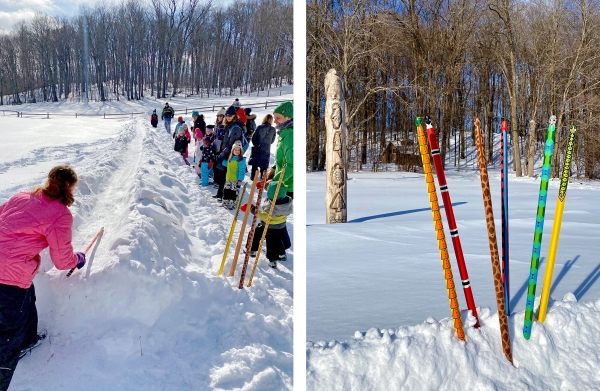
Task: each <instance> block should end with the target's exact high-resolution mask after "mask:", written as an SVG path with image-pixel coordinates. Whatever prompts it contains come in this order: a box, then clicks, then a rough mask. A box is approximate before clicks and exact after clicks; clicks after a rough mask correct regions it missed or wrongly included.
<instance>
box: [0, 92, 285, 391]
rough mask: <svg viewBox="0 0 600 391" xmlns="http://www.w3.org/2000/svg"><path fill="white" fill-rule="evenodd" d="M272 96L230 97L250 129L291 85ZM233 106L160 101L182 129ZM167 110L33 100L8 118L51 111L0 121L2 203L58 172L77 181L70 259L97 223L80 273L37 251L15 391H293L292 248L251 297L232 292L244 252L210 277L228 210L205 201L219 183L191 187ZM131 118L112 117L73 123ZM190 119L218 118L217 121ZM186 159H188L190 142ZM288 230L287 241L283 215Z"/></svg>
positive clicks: (266, 270) (257, 280) (216, 101)
mask: <svg viewBox="0 0 600 391" xmlns="http://www.w3.org/2000/svg"><path fill="white" fill-rule="evenodd" d="M270 92H271V94H273V93H274V92H276V93H277V97H276V98H267V97H266V92H264V94H263V93H261V94H262V95H260V96H258V97H257V96H256V93H255V94H253V95H254V96H252V97H248V96H242V97H240V100H241V102H242V105H245V106H246V105H249V106H251V107H253V113H256V114H257V115H258V116H257V119H256V122H257V123H260V121H261V120H262V118H263V116H264V115H265V114H267V113H272V110H273V108H274V106H270V107H269V108H268V109H264V107H263V108H258V107H259V106H260V105H264V103H265V101H266V100H269V101H273V100H281V99H290V100H291V99H293V97H292V86H288V87H284V88H283V89H282V95H281V96H279V90H277V91H270ZM271 96H272V95H271ZM233 98H234V97H222V98H219V97H215V98H211V99H203V100H201V99H200V98H195V99H196V100H195V101H194V100H193V99H191V98H187V99H184V98H175V99H171V100H169V103H170V104H171V106H173V107H174V109H175V110H176V116H178V115H183V116H184V118H185V119H186V120H187V121H188V123H190V121H191V110H188V113H187V115H185V114H184V111H182V110H183V109H184V108H185V107H204V106H212V105H216V110H218V109H219V107H220V106H221V105H223V106H229V105H230V104H231V102H232V101H233ZM252 104H255V106H252ZM163 105H164V101H154V100H153V99H152V100H150V99H149V100H145V101H139V102H127V101H122V102H114V101H113V102H105V103H89V104H76V103H69V102H59V103H39V104H31V105H22V106H19V107H18V110H19V111H23V112H25V113H27V112H31V113H36V112H46V111H48V112H50V113H51V115H50V119H45V118H43V117H40V116H28V115H24V117H23V118H17V117H16V116H14V115H8V113H7V114H6V115H4V116H3V115H2V114H0V125H1V126H0V129H1V130H0V132H1V135H2V140H3V142H2V144H1V145H2V147H1V150H2V152H3V153H2V154H1V156H0V202H4V201H6V200H7V199H8V198H10V197H11V196H12V195H13V194H14V193H16V192H18V191H22V190H28V189H32V188H33V187H35V186H37V185H39V184H41V183H43V182H44V180H45V178H46V175H47V173H48V171H49V169H50V168H52V167H53V166H54V165H56V164H61V163H66V164H69V165H71V166H72V167H73V168H74V169H75V170H76V172H77V173H78V176H79V183H78V185H77V187H76V189H75V199H76V202H75V204H74V205H73V206H72V207H71V208H70V209H71V212H72V214H73V216H74V226H73V244H74V247H75V250H76V251H83V250H84V249H85V247H86V246H87V245H88V243H89V241H90V240H91V239H92V238H93V237H94V235H95V234H96V232H98V230H99V229H100V227H104V234H103V235H102V236H101V237H100V239H99V241H98V243H97V245H96V246H94V248H93V249H92V251H91V252H90V253H88V263H87V264H86V266H85V267H84V268H83V269H81V270H80V271H77V272H75V273H74V274H73V276H71V277H70V278H68V279H66V278H65V275H66V273H67V272H66V271H59V270H57V269H56V268H54V267H53V265H52V263H51V262H50V260H49V257H48V253H47V250H45V251H44V252H43V253H42V267H41V268H40V271H39V273H38V275H37V276H36V277H35V280H34V285H35V287H36V293H37V307H38V313H39V328H40V329H46V330H47V331H48V338H47V339H46V340H45V341H44V343H43V344H42V345H41V346H40V347H38V348H36V349H35V350H34V351H33V352H32V353H31V354H29V355H27V356H25V357H24V358H23V359H22V360H21V361H20V362H19V365H18V367H17V370H16V372H15V375H14V378H13V381H12V383H11V389H14V390H59V389H71V390H83V389H85V390H200V389H202V390H205V389H206V390H208V389H214V390H225V389H227V390H230V389H238V390H282V389H286V390H287V389H292V376H293V373H292V363H293V348H292V334H293V318H292V314H293V297H294V295H293V265H294V257H293V247H292V249H291V250H290V251H289V255H288V261H287V262H282V263H280V265H279V268H278V269H276V270H273V269H271V268H270V267H268V262H267V261H266V260H265V258H264V255H263V256H261V259H260V261H259V264H258V267H257V270H256V274H255V276H254V280H253V285H252V287H250V288H246V287H244V289H241V290H240V289H238V283H239V279H240V272H241V263H242V262H243V259H244V254H243V253H242V254H241V255H240V261H238V267H237V270H236V274H235V276H234V277H233V278H231V277H225V276H217V272H218V269H219V266H220V264H221V259H222V256H223V251H224V248H225V243H226V240H227V235H228V234H229V229H230V227H231V223H232V218H233V212H232V211H228V210H226V209H224V208H222V207H220V204H218V203H217V202H216V201H215V200H214V199H213V198H212V197H211V196H212V195H214V194H215V193H216V189H215V188H213V187H212V186H209V187H201V186H199V184H198V182H199V180H198V177H197V176H196V173H195V171H194V170H193V169H192V168H191V167H188V166H186V165H185V164H184V163H183V160H182V158H181V156H180V155H179V154H178V153H177V152H174V151H173V139H172V136H171V133H167V132H166V131H165V129H164V127H163V125H162V122H161V123H159V125H158V128H156V129H155V128H152V127H151V126H150V121H149V117H150V114H151V112H152V109H157V112H158V113H160V111H161V110H162V107H163ZM0 109H1V108H0ZM5 109H12V107H5ZM138 111H139V112H142V111H143V112H144V114H143V115H133V116H128V117H124V118H121V119H102V117H82V116H78V118H75V116H74V115H71V114H73V113H75V112H78V113H80V114H81V113H84V112H85V113H88V114H89V113H103V112H107V113H109V112H110V113H117V112H123V113H128V112H129V113H131V112H138ZM200 113H201V114H204V115H205V119H206V122H207V124H211V123H214V118H215V115H216V112H213V111H212V110H207V111H200ZM53 114H63V115H62V116H58V115H53ZM175 122H176V121H174V122H173V123H172V126H173V128H174V125H175ZM275 144H276V143H275ZM275 144H273V146H272V151H273V152H274V151H275V147H276V145H275ZM190 152H191V153H190V158H189V160H190V161H192V160H193V149H192V146H191V145H190ZM272 158H273V157H272ZM247 181H250V178H249V176H248V177H247ZM246 197H247V196H246ZM241 219H242V215H240V216H239V221H238V224H237V229H236V234H235V235H234V240H233V243H232V245H231V250H230V252H229V257H228V262H227V264H226V267H225V270H226V272H228V271H229V268H230V266H231V260H232V258H233V250H234V249H235V245H236V244H237V238H238V232H239V229H240V226H241ZM249 221H250V220H249ZM288 225H289V226H288V230H289V232H290V235H292V241H293V216H290V218H289V219H288ZM246 232H247V230H246ZM244 244H245V239H244ZM263 254H264V252H263ZM253 261H254V259H253V258H250V262H251V264H250V266H251V265H252V262H253ZM225 274H227V275H228V273H225ZM248 274H249V273H248ZM247 278H248V275H247V277H246V280H247Z"/></svg>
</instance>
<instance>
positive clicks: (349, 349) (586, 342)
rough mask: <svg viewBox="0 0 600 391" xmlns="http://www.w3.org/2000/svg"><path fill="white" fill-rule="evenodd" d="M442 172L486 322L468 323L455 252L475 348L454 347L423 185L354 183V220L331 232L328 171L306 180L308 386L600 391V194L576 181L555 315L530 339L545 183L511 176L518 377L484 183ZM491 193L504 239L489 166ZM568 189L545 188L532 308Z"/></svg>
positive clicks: (380, 178)
mask: <svg viewBox="0 0 600 391" xmlns="http://www.w3.org/2000/svg"><path fill="white" fill-rule="evenodd" d="M446 175H447V178H448V186H449V191H450V196H451V198H452V202H453V209H454V214H455V217H456V221H457V225H458V230H459V233H460V238H461V243H462V248H463V252H464V256H465V261H466V265H467V268H468V273H469V279H470V281H471V286H472V292H473V296H474V299H475V304H476V306H477V311H478V314H479V318H480V322H481V324H482V327H481V328H480V329H474V328H473V327H472V326H473V325H474V318H473V317H472V315H471V314H470V312H469V311H468V310H467V306H466V303H465V300H464V293H463V290H462V289H461V284H460V282H459V280H460V274H459V272H458V268H457V266H456V262H455V259H456V258H455V255H454V251H453V249H452V250H449V251H450V254H451V255H450V258H451V262H452V266H453V267H452V268H453V275H454V282H455V285H456V286H457V288H456V291H457V296H458V300H459V303H460V308H461V310H462V311H461V314H462V319H463V323H464V327H465V333H466V338H467V340H466V342H462V341H460V340H459V339H458V338H457V337H456V334H455V332H454V329H453V325H452V321H451V318H450V309H449V305H448V298H447V291H446V289H445V287H446V284H445V281H444V279H443V273H442V267H441V264H440V254H439V250H438V247H437V241H436V235H435V231H434V229H433V226H432V216H431V210H430V207H429V199H428V197H427V190H426V187H425V180H424V178H423V175H422V174H412V173H405V172H397V173H389V172H387V173H352V174H350V175H349V181H348V221H349V222H348V223H347V224H332V225H327V224H324V220H325V213H324V212H325V204H324V199H325V197H324V189H325V178H324V175H323V174H322V173H313V174H308V175H307V205H308V206H309V208H308V209H307V223H308V227H307V340H308V341H311V342H308V343H307V388H308V389H310V390H382V389H402V390H472V389H477V390H480V389H481V390H511V391H512V390H548V389H551V390H592V389H597V388H598V385H599V384H600V375H599V374H598V371H597V368H600V355H599V354H598V351H600V350H599V348H600V338H599V335H600V334H599V333H598V330H597V329H598V327H599V326H598V324H599V321H600V299H598V297H600V285H599V284H598V282H597V281H598V278H600V272H599V271H600V265H599V262H598V256H597V246H596V244H595V243H596V240H597V238H598V235H600V226H599V225H598V221H597V218H596V217H595V205H597V202H598V198H599V196H600V192H599V191H598V190H599V189H600V187H599V185H598V184H597V183H595V182H583V181H581V182H579V181H577V180H575V178H573V180H572V182H571V183H570V184H569V189H568V192H567V200H566V205H565V213H564V217H563V223H562V228H561V235H560V242H559V246H558V252H557V258H556V264H555V270H554V275H553V283H552V288H551V297H550V301H549V311H548V315H547V318H546V321H545V322H544V323H543V324H540V323H538V322H534V325H533V333H532V337H531V339H530V340H529V341H528V340H525V338H524V337H523V334H522V329H523V320H524V310H525V298H526V292H527V284H528V275H529V268H530V260H531V248H532V247H531V246H532V239H533V231H534V227H535V210H536V207H537V195H538V191H539V178H515V177H514V176H512V175H511V176H510V178H509V217H510V220H509V230H510V281H511V291H510V296H511V304H510V310H511V316H510V317H509V327H510V335H511V346H512V353H513V358H514V362H515V367H513V366H512V365H510V363H509V362H508V361H507V360H506V358H505V357H504V354H503V352H502V346H501V339H500V331H499V322H498V314H497V307H496V297H495V291H494V285H493V278H492V273H491V262H490V253H489V243H488V237H487V230H486V223H485V216H484V211H483V202H482V197H481V185H480V180H479V174H478V173H477V172H474V171H468V172H461V173H457V172H447V173H446ZM490 186H491V191H492V197H493V206H494V217H495V224H496V232H497V237H498V240H499V241H500V237H501V236H500V235H501V233H500V230H501V221H500V220H501V214H500V199H499V198H500V180H499V173H498V172H497V171H492V170H490ZM558 186H559V181H558V180H554V181H551V182H550V186H549V191H548V193H549V194H548V201H547V209H546V217H545V224H544V225H545V229H544V235H543V240H542V259H541V264H540V270H539V274H538V281H537V290H536V297H537V301H538V302H536V308H537V306H538V304H539V296H540V295H541V290H542V284H543V279H544V275H545V268H546V262H545V261H546V257H547V253H548V245H549V242H550V236H551V233H552V223H553V219H554V210H555V203H556V196H557V193H558ZM438 190H439V189H438ZM438 198H439V199H441V197H440V195H439V193H438ZM442 214H443V215H444V217H443V218H442V220H443V221H444V226H445V234H446V242H447V245H448V247H451V246H452V244H451V240H450V234H449V231H448V225H447V220H446V217H445V213H442ZM333 244H335V250H332V248H333ZM499 244H500V243H499ZM536 313H537V310H536ZM357 330H358V331H357ZM328 341H329V342H328Z"/></svg>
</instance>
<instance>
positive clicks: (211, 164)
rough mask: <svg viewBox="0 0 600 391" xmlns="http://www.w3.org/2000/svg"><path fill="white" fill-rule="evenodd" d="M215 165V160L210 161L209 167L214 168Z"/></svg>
mask: <svg viewBox="0 0 600 391" xmlns="http://www.w3.org/2000/svg"><path fill="white" fill-rule="evenodd" d="M214 165H215V162H208V169H209V170H210V169H212V168H213V166H214Z"/></svg>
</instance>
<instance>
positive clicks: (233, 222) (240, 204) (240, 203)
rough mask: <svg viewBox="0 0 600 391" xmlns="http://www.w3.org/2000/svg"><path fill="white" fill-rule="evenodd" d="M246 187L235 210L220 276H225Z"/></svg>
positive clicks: (243, 188)
mask: <svg viewBox="0 0 600 391" xmlns="http://www.w3.org/2000/svg"><path fill="white" fill-rule="evenodd" d="M246 185H247V183H244V186H243V187H242V193H241V194H240V199H239V200H238V204H237V208H236V209H235V214H234V215H233V221H232V222H231V229H230V230H229V236H228V237H227V244H226V245H225V252H224V253H223V259H222V260H221V267H220V268H219V274H218V275H219V276H220V275H221V274H223V268H225V261H226V260H227V253H228V252H229V247H230V246H231V239H232V238H233V233H234V231H235V225H236V224H237V218H238V214H239V213H240V206H242V198H244V194H245V193H246Z"/></svg>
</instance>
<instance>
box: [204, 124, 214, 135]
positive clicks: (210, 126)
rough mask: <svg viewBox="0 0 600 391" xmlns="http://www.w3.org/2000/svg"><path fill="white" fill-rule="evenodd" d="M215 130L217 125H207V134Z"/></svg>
mask: <svg viewBox="0 0 600 391" xmlns="http://www.w3.org/2000/svg"><path fill="white" fill-rule="evenodd" d="M214 128H215V125H206V133H207V134H208V133H212V131H213V129H214Z"/></svg>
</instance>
